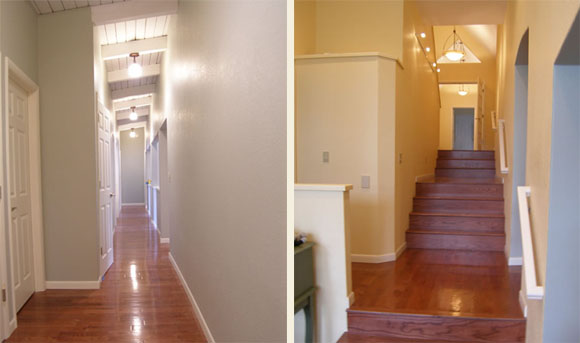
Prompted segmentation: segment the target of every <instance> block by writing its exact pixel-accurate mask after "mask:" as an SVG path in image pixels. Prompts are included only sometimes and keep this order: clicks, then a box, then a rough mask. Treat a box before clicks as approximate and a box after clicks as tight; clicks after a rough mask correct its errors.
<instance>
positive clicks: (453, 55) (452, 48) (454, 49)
mask: <svg viewBox="0 0 580 343" xmlns="http://www.w3.org/2000/svg"><path fill="white" fill-rule="evenodd" d="M452 37H453V44H451V45H449V47H448V48H447V49H445V45H446V44H447V42H448V41H449V38H452ZM443 54H444V55H445V57H447V58H448V59H449V60H450V61H454V62H455V61H459V60H461V59H462V58H463V56H465V47H464V45H463V41H462V40H461V37H459V35H458V34H457V31H455V26H453V33H452V34H451V35H450V36H449V37H447V40H446V41H445V44H443Z"/></svg>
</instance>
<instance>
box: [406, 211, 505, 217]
mask: <svg viewBox="0 0 580 343" xmlns="http://www.w3.org/2000/svg"><path fill="white" fill-rule="evenodd" d="M410 215H413V216H439V217H470V218H505V216H504V215H503V214H482V213H444V212H411V213H410Z"/></svg>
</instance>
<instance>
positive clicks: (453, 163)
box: [437, 159, 495, 169]
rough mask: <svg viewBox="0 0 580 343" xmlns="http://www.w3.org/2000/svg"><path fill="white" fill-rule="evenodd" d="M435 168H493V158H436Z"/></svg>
mask: <svg viewBox="0 0 580 343" xmlns="http://www.w3.org/2000/svg"><path fill="white" fill-rule="evenodd" d="M437 168H472V169H473V168H495V161H494V160H445V159H438V160H437Z"/></svg>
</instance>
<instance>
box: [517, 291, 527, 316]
mask: <svg viewBox="0 0 580 343" xmlns="http://www.w3.org/2000/svg"><path fill="white" fill-rule="evenodd" d="M519 300H520V308H521V309H522V313H523V314H524V317H526V318H527V317H528V304H527V301H526V296H525V295H524V292H522V290H521V289H520V297H519Z"/></svg>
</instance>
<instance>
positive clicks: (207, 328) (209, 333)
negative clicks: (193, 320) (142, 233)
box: [169, 253, 215, 343]
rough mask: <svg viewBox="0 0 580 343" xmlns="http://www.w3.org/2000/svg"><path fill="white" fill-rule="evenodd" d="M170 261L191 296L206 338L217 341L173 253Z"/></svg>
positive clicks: (209, 341) (211, 342)
mask: <svg viewBox="0 0 580 343" xmlns="http://www.w3.org/2000/svg"><path fill="white" fill-rule="evenodd" d="M169 261H170V262H171V265H172V266H173V269H174V270H175V273H176V274H177V277H178V278H179V281H180V282H181V285H182V286H183V289H184V290H185V293H186V294H187V297H188V298H189V302H190V303H191V306H192V307H193V312H195V316H196V317H197V319H198V320H199V325H200V326H201V329H202V330H203V333H204V334H205V338H206V339H207V341H208V343H215V340H214V339H213V336H212V334H211V332H210V330H209V327H208V326H207V323H206V321H205V319H204V317H203V315H202V314H201V310H200V309H199V306H198V305H197V302H196V301H195V298H194V297H193V294H192V293H191V289H189V286H188V285H187V281H185V278H184V277H183V274H182V273H181V270H180V269H179V266H178V265H177V262H175V259H174V258H173V255H171V253H169Z"/></svg>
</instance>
